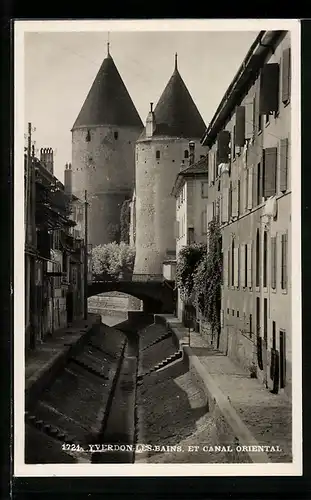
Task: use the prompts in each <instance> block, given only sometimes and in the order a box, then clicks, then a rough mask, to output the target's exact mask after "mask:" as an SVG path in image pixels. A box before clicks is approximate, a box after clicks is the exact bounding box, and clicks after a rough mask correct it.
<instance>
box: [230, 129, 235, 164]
mask: <svg viewBox="0 0 311 500" xmlns="http://www.w3.org/2000/svg"><path fill="white" fill-rule="evenodd" d="M231 157H232V159H233V160H234V159H235V125H234V127H233V132H232V134H231Z"/></svg>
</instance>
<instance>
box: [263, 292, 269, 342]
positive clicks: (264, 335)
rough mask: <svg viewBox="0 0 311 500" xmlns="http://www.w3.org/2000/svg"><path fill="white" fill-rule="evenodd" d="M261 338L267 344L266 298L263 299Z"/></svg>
mask: <svg viewBox="0 0 311 500" xmlns="http://www.w3.org/2000/svg"><path fill="white" fill-rule="evenodd" d="M263 338H264V341H265V343H266V345H267V340H268V299H264V301H263Z"/></svg>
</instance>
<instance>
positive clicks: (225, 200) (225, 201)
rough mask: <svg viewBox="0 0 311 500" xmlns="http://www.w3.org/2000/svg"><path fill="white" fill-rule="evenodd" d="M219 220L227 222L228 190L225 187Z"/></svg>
mask: <svg viewBox="0 0 311 500" xmlns="http://www.w3.org/2000/svg"><path fill="white" fill-rule="evenodd" d="M221 220H222V222H228V220H229V188H227V187H226V188H224V190H223V196H222V211H221Z"/></svg>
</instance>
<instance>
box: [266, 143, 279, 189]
mask: <svg viewBox="0 0 311 500" xmlns="http://www.w3.org/2000/svg"><path fill="white" fill-rule="evenodd" d="M277 153H278V150H277V148H266V149H264V157H263V160H264V161H263V170H264V172H263V176H264V182H263V191H264V192H263V196H264V197H265V198H269V196H274V195H275V193H276V167H277Z"/></svg>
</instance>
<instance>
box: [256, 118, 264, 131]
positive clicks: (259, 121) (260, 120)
mask: <svg viewBox="0 0 311 500" xmlns="http://www.w3.org/2000/svg"><path fill="white" fill-rule="evenodd" d="M262 118H263V116H262V115H260V114H258V118H257V119H258V133H259V132H261V131H262Z"/></svg>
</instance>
